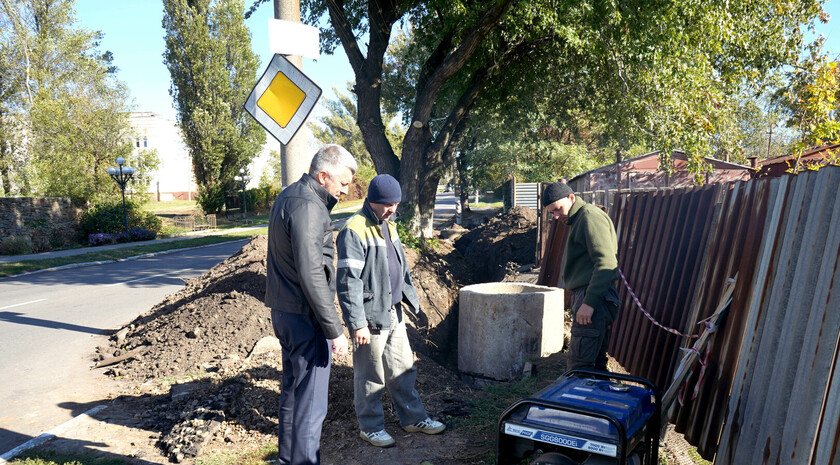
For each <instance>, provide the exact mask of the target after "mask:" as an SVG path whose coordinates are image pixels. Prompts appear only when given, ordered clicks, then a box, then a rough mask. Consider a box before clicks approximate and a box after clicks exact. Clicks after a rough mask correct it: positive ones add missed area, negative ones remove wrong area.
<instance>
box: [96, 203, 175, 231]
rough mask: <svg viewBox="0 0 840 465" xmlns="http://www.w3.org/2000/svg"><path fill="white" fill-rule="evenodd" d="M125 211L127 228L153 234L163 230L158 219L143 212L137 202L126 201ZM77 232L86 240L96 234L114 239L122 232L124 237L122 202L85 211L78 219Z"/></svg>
mask: <svg viewBox="0 0 840 465" xmlns="http://www.w3.org/2000/svg"><path fill="white" fill-rule="evenodd" d="M125 211H126V216H127V217H128V225H129V227H135V228H143V229H148V230H150V231H154V232H155V233H159V232H160V231H161V228H163V223H162V222H161V220H160V218H158V217H157V216H155V214H154V213H152V212H145V211H143V210H142V209H141V208H140V204H139V203H137V202H134V201H127V202H126V203H125ZM79 232H80V233H81V235H82V237H86V238H90V235H91V234H96V233H109V234H112V235H114V236H115V237H116V235H117V234H119V233H121V232H122V233H123V235H125V225H124V224H123V207H122V202H109V203H101V204H98V205H94V206H93V207H92V208H90V209H88V210H86V211H85V212H84V213H82V216H81V218H80V219H79ZM127 237H128V236H126V238H127Z"/></svg>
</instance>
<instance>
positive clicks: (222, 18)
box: [163, 0, 265, 213]
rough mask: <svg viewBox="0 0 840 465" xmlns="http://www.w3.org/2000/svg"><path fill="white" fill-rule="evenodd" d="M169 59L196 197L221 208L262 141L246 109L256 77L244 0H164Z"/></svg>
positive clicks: (166, 58) (214, 208) (213, 208)
mask: <svg viewBox="0 0 840 465" xmlns="http://www.w3.org/2000/svg"><path fill="white" fill-rule="evenodd" d="M163 5H164V17H163V28H164V30H165V31H166V51H165V53H164V62H165V63H166V65H167V67H168V68H169V72H170V75H171V76H172V86H171V87H170V94H171V95H172V97H173V98H174V100H175V107H176V110H177V119H178V124H179V125H180V128H181V133H182V136H183V139H184V143H185V144H186V146H187V150H188V152H189V154H190V157H191V158H192V162H193V171H194V173H195V177H196V182H197V184H198V202H199V204H200V205H201V207H202V209H203V210H204V211H205V212H207V213H210V212H216V211H218V210H220V209H221V207H222V206H223V204H224V196H225V194H226V193H227V192H229V191H231V190H233V189H234V187H235V186H234V180H233V177H234V176H235V175H236V174H238V173H239V169H240V168H243V167H245V166H246V165H247V164H248V163H249V162H250V161H251V160H252V159H253V158H254V156H256V154H257V153H258V152H259V150H260V147H261V146H262V144H263V143H264V142H265V132H264V131H263V129H262V128H261V127H260V126H259V124H257V122H256V121H254V120H253V119H252V118H251V117H250V116H249V115H248V114H247V113H246V112H245V110H244V108H243V103H244V102H245V100H246V99H247V97H248V94H249V93H250V92H251V89H252V88H253V87H254V84H255V83H256V79H257V65H258V62H259V61H258V59H257V57H256V55H254V53H253V51H252V50H251V37H250V34H249V31H248V28H247V27H246V26H245V20H244V5H243V3H242V1H241V0H165V1H164V2H163Z"/></svg>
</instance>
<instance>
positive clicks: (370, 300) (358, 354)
mask: <svg viewBox="0 0 840 465" xmlns="http://www.w3.org/2000/svg"><path fill="white" fill-rule="evenodd" d="M401 197H402V192H401V190H400V184H399V182H397V180H396V179H394V178H393V177H392V176H390V175H387V174H380V175H379V176H376V177H375V178H373V180H372V181H371V182H370V186H369V187H368V194H367V199H366V200H365V203H364V205H363V207H362V209H361V210H359V211H358V212H356V214H354V215H353V216H351V217H350V218H348V220H347V222H346V223H345V224H344V226H343V227H342V228H341V231H340V232H339V233H338V237H337V238H336V248H337V249H338V302H339V304H340V305H341V310H342V312H343V315H344V322H345V323H346V324H347V328H348V329H350V331H351V336H352V338H353V343H354V344H353V392H354V396H353V403H354V405H355V407H356V418H357V419H358V420H359V429H360V430H361V431H360V435H361V437H362V439H364V440H365V441H367V442H369V443H370V444H372V445H374V446H377V447H390V446H393V445H394V442H395V441H394V438H393V437H391V435H390V434H388V432H387V431H385V418H384V412H383V410H382V393H383V391H384V388H387V389H388V392H389V393H390V394H391V399H392V401H393V404H394V410H396V412H397V417H399V420H400V426H402V428H403V429H404V430H405V431H408V432H409V433H414V432H420V433H426V434H437V433H440V432H442V431H443V430H444V429H445V428H446V426H445V425H444V424H443V423H441V422H439V421H436V420H432V419H431V418H429V416H428V415H427V414H426V409H425V408H424V407H423V402H422V401H421V400H420V395H419V394H418V393H417V390H416V389H415V388H414V382H415V380H416V379H417V368H416V367H415V365H414V354H413V353H412V352H411V346H410V345H409V343H408V335H407V333H406V329H405V315H404V314H403V312H404V310H406V309H408V310H410V311H412V312H414V313H417V312H418V311H419V310H420V302H419V300H418V298H417V290H416V289H415V288H414V283H413V282H412V280H411V273H410V272H409V269H408V264H407V263H406V259H405V252H404V251H403V248H402V243H401V242H400V238H399V235H398V234H397V228H396V226H395V225H394V223H392V222H390V221H388V220H389V218H391V216H392V215H393V214H394V212H396V210H397V206H398V205H399V203H400V199H401Z"/></svg>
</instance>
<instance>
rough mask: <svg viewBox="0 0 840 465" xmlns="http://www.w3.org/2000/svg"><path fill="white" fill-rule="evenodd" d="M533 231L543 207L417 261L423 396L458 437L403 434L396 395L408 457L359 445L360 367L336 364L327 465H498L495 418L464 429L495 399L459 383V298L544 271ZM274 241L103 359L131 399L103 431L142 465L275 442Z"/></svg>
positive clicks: (122, 401) (145, 319)
mask: <svg viewBox="0 0 840 465" xmlns="http://www.w3.org/2000/svg"><path fill="white" fill-rule="evenodd" d="M535 222H536V214H535V213H534V212H533V211H532V210H530V209H527V208H519V207H517V208H514V209H512V210H510V211H509V212H507V213H503V214H501V215H499V216H497V217H494V218H492V219H490V220H489V221H488V222H486V224H484V225H482V226H479V227H476V228H474V229H473V230H471V231H470V232H468V233H466V234H464V235H463V236H462V237H461V238H460V239H458V240H457V241H456V243H455V246H453V244H452V243H451V242H450V241H448V240H441V241H440V246H439V247H438V248H435V249H432V250H430V251H428V252H426V253H424V254H422V255H421V254H418V253H417V252H415V251H412V250H406V256H407V259H408V262H409V266H410V267H411V270H412V276H413V278H414V282H415V285H416V286H417V289H418V293H419V295H420V300H421V309H422V312H421V313H420V314H419V315H416V316H412V315H409V318H408V319H407V322H408V324H409V338H410V339H411V343H412V347H413V348H414V350H415V352H416V353H417V366H418V379H417V390H418V391H419V392H420V395H421V397H422V398H423V401H424V404H425V406H426V409H427V410H428V412H429V413H430V415H431V416H432V417H433V418H435V419H438V420H441V421H443V422H445V423H446V424H447V425H448V426H449V428H448V430H447V431H446V432H444V433H443V434H442V435H440V436H426V435H422V434H407V433H405V432H403V431H402V430H401V429H400V428H399V424H398V421H397V419H396V416H395V413H394V412H393V409H392V407H391V405H390V400H389V398H388V394H387V392H386V393H385V402H384V406H385V408H386V411H385V421H386V429H387V430H388V431H389V432H390V433H391V434H392V435H394V437H395V438H396V440H397V447H393V448H390V449H379V448H375V447H372V446H370V445H368V444H367V443H365V442H363V441H362V440H361V439H360V438H359V437H358V434H359V433H358V431H359V430H358V425H357V422H356V418H355V413H354V409H353V403H352V398H353V368H352V362H351V361H350V360H349V357H348V359H346V360H341V361H339V360H334V361H333V362H334V364H333V369H332V375H331V382H330V392H329V399H330V404H329V410H328V414H327V418H326V421H325V423H324V430H323V433H322V440H321V444H322V462H323V463H324V464H342V465H345V464H347V465H363V464H364V465H369V464H385V463H387V464H392V463H394V464H419V463H421V462H423V461H428V462H430V463H432V464H434V465H447V464H453V465H454V464H478V463H492V461H493V460H492V447H493V443H494V441H495V437H493V431H494V423H495V421H496V419H495V418H492V417H491V418H488V419H487V420H486V421H487V424H486V425H485V426H483V427H480V428H476V427H464V426H461V425H463V424H464V421H465V420H462V419H461V418H463V417H468V416H471V415H473V410H474V409H475V408H476V402H477V401H478V400H479V399H480V398H481V397H482V396H483V393H482V392H480V391H475V390H473V389H472V388H470V387H469V386H467V385H465V384H463V383H462V382H461V381H460V378H459V375H458V373H457V296H458V290H459V289H460V288H461V287H462V286H463V285H466V284H471V283H474V282H486V281H491V280H502V279H505V278H512V277H516V278H517V279H520V278H523V276H519V275H518V273H517V272H516V271H514V270H519V271H521V270H522V269H523V267H522V265H523V264H529V263H533V261H534V257H533V255H534V246H535V241H536V228H535ZM266 244H267V241H266V238H265V237H264V236H255V237H254V238H253V239H252V240H251V241H250V242H249V243H248V244H247V245H246V246H244V247H243V248H242V249H241V250H240V251H239V252H238V253H236V254H234V255H233V256H231V257H230V258H229V259H227V260H225V261H224V262H222V263H220V264H219V265H217V266H215V267H214V268H213V269H211V270H210V271H208V272H207V273H206V274H204V275H202V276H200V277H197V278H194V279H192V280H190V281H188V282H187V283H186V286H185V287H184V288H183V289H182V290H181V291H179V292H177V293H175V294H172V295H170V296H168V297H167V298H166V299H165V300H164V301H162V302H161V303H159V304H158V305H156V306H155V307H154V308H152V309H151V310H150V311H149V312H147V313H146V314H144V315H142V316H140V317H138V318H137V319H136V320H135V321H133V322H132V323H131V324H130V325H128V326H126V327H125V328H123V329H122V330H120V331H119V332H118V333H117V334H116V336H114V338H112V339H113V340H112V344H111V345H110V346H108V347H100V348H98V351H97V354H96V356H95V358H96V360H97V363H98V364H99V365H100V366H101V367H102V368H101V369H102V370H103V371H104V372H105V373H106V374H107V375H109V376H111V377H114V378H118V379H121V380H123V381H124V383H123V385H124V394H123V395H121V396H119V397H117V398H116V399H114V400H113V401H112V405H111V407H109V408H108V409H106V410H105V412H108V413H107V414H106V415H105V416H103V417H102V418H101V419H100V421H102V422H110V423H113V424H119V425H120V426H121V427H123V428H121V429H120V431H121V433H120V434H123V435H126V436H125V441H124V442H130V446H131V447H130V450H131V452H130V453H129V456H130V457H132V460H130V462H132V463H137V464H142V465H149V464H151V463H165V462H167V461H171V462H181V461H186V462H190V461H191V460H192V459H193V458H194V457H196V456H197V455H199V454H208V453H214V452H223V453H230V452H236V453H242V452H245V451H252V450H258V448H259V447H260V446H263V445H265V444H269V443H272V442H274V441H276V432H277V404H278V399H279V393H280V381H281V378H282V366H281V357H280V351H279V345H278V344H277V342H276V339H274V338H273V337H272V336H273V331H272V328H271V321H270V312H269V311H268V309H267V308H266V307H265V306H264V305H263V303H262V299H263V296H264V293H265V256H266ZM532 278H533V276H530V277H528V278H527V279H526V280H531V281H532V282H533V279H532ZM564 369H565V353H559V354H555V355H554V356H552V357H549V358H546V359H541V360H538V361H537V362H536V365H535V371H536V370H539V371H540V372H542V373H543V374H548V376H549V377H548V378H547V379H553V378H552V377H556V376H558V375H559V374H560V373H562V372H563V371H564ZM500 407H504V406H500ZM109 431H110V430H109ZM132 432H133V435H130V433H132ZM97 434H105V433H104V432H101V431H100V432H98V433H93V435H94V436H95V435H97ZM260 458H262V457H260ZM268 458H270V457H268Z"/></svg>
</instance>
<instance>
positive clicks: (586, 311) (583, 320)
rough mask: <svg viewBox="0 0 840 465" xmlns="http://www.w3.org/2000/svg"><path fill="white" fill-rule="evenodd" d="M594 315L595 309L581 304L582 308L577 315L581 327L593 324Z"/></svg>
mask: <svg viewBox="0 0 840 465" xmlns="http://www.w3.org/2000/svg"><path fill="white" fill-rule="evenodd" d="M593 313H595V309H594V308H592V307H591V306H589V305H586V304H580V308H579V309H578V310H577V313H575V319H576V320H577V322H578V324H579V325H588V324H592V314H593Z"/></svg>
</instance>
